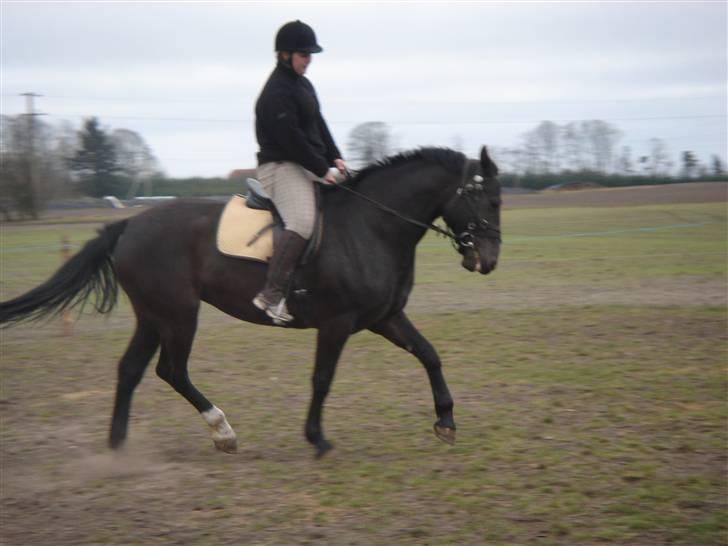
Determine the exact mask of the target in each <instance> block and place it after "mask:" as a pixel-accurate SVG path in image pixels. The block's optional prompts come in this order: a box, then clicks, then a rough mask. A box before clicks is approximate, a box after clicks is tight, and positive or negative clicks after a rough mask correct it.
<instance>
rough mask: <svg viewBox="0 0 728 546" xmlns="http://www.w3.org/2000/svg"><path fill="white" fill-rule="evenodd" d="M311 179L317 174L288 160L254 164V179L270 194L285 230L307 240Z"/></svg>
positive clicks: (312, 211)
mask: <svg viewBox="0 0 728 546" xmlns="http://www.w3.org/2000/svg"><path fill="white" fill-rule="evenodd" d="M314 180H321V178H319V177H318V176H316V175H315V174H313V173H312V172H311V171H308V170H306V169H304V168H303V167H301V166H300V165H299V164H298V163H292V162H290V161H272V162H270V163H263V164H262V165H259V166H258V181H259V182H260V184H261V186H263V189H264V190H265V191H266V192H267V193H268V195H270V197H271V199H272V200H273V203H274V204H275V206H276V208H277V209H278V212H279V214H280V215H281V218H283V222H284V223H285V224H286V229H288V230H291V231H295V232H296V233H298V234H299V235H300V236H301V237H303V238H304V239H310V238H311V235H312V234H313V228H314V223H315V220H316V194H315V190H314V186H313V185H314V183H315V182H314Z"/></svg>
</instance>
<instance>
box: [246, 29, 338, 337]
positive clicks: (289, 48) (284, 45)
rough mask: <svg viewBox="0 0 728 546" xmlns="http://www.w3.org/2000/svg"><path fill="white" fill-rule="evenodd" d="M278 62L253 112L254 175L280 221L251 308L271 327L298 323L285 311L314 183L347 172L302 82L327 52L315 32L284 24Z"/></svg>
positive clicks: (310, 222) (307, 232)
mask: <svg viewBox="0 0 728 546" xmlns="http://www.w3.org/2000/svg"><path fill="white" fill-rule="evenodd" d="M275 50H276V53H277V57H278V63H277V65H276V68H275V69H274V70H273V73H272V74H271V75H270V77H269V78H268V81H267V82H266V84H265V86H264V87H263V90H262V91H261V93H260V96H259V97H258V101H257V103H256V105H255V133H256V137H257V139H258V146H259V148H260V151H259V152H258V170H257V176H258V179H259V181H260V183H261V185H262V186H263V188H264V189H265V190H266V192H268V194H269V195H270V197H271V199H272V200H273V203H274V204H275V205H276V208H277V209H278V212H279V213H280V215H281V217H282V218H283V222H284V223H285V229H284V230H283V233H282V234H281V235H280V237H279V238H278V240H277V241H276V244H275V248H274V249H273V256H272V257H271V260H270V264H269V266H268V274H267V278H266V283H265V287H264V288H263V291H262V292H260V293H259V294H258V295H257V296H256V297H255V299H253V304H254V305H255V306H256V307H257V308H258V309H261V310H264V311H265V312H266V313H267V314H268V316H269V317H271V318H272V319H273V321H274V322H276V323H278V324H283V323H286V322H289V321H291V320H293V317H292V316H291V315H290V314H289V312H288V309H287V308H286V302H285V295H286V290H287V288H288V281H289V279H290V277H291V274H292V273H293V270H294V269H295V267H296V264H297V263H298V260H299V258H300V256H301V254H302V253H303V250H304V248H305V247H306V242H307V241H308V239H310V237H311V235H312V233H313V227H314V219H315V215H316V198H315V190H314V183H316V182H317V181H318V182H324V183H328V184H334V183H336V176H335V173H336V171H333V172H332V171H331V170H330V169H331V168H332V166H335V167H336V169H338V171H339V172H340V173H341V174H342V175H343V174H344V173H346V164H345V163H344V161H343V160H342V159H341V152H339V149H338V148H337V147H336V144H335V143H334V139H333V138H332V136H331V133H330V132H329V129H328V127H327V125H326V122H325V121H324V118H323V117H322V115H321V110H320V107H319V102H318V99H317V97H316V91H315V90H314V88H313V85H311V82H310V81H309V80H308V79H307V78H306V77H304V74H305V73H306V68H307V67H308V65H309V63H310V62H311V54H313V53H320V52H321V51H323V49H322V48H321V46H319V45H318V44H317V43H316V35H315V34H314V32H313V29H312V28H311V27H310V26H308V25H307V24H305V23H302V22H301V21H291V22H289V23H286V24H285V25H283V26H282V27H281V28H280V29H279V30H278V34H277V35H276V39H275Z"/></svg>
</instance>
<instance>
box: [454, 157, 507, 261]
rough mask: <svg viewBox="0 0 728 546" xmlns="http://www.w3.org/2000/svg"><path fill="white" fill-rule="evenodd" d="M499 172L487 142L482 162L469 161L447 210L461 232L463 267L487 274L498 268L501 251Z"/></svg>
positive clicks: (458, 237)
mask: <svg viewBox="0 0 728 546" xmlns="http://www.w3.org/2000/svg"><path fill="white" fill-rule="evenodd" d="M497 176H498V167H497V166H496V165H495V163H493V161H492V160H491V159H490V157H489V156H488V151H487V150H486V148H485V146H483V147H482V148H481V150H480V161H479V162H478V161H474V160H472V161H467V162H466V163H465V166H464V172H463V176H462V180H461V182H460V185H459V186H458V189H457V191H456V193H455V195H454V196H453V197H452V199H450V201H449V202H448V203H447V205H446V206H445V209H444V212H443V218H444V220H445V222H446V223H447V225H448V226H449V227H450V229H451V230H452V231H453V232H454V233H455V235H456V236H457V248H458V252H460V253H461V254H462V255H463V262H462V265H463V267H464V268H465V269H467V270H468V271H478V272H480V273H482V274H484V275H485V274H487V273H490V272H491V271H493V270H494V269H495V267H496V265H497V263H498V254H499V252H500V243H501V231H500V206H501V187H500V183H499V182H498V180H497V178H496V177H497Z"/></svg>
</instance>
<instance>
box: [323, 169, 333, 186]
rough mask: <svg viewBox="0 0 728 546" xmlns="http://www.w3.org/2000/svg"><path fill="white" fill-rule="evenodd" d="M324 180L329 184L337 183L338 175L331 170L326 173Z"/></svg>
mask: <svg viewBox="0 0 728 546" xmlns="http://www.w3.org/2000/svg"><path fill="white" fill-rule="evenodd" d="M323 181H324V182H326V183H327V184H336V176H335V175H334V173H332V172H331V171H329V172H327V173H326V176H324V177H323Z"/></svg>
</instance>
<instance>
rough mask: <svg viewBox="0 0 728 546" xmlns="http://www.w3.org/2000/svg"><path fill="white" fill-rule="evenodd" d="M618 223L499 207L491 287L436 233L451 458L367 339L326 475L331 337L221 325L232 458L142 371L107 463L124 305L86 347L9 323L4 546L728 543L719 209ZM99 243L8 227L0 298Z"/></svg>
mask: <svg viewBox="0 0 728 546" xmlns="http://www.w3.org/2000/svg"><path fill="white" fill-rule="evenodd" d="M641 191H645V190H641ZM506 205H508V201H506ZM603 205H604V206H597V207H588V208H587V207H566V208H558V207H556V208H554V207H548V208H538V207H534V208H527V209H526V208H524V209H520V208H508V209H507V210H506V211H505V212H504V218H503V227H504V231H505V236H504V245H503V248H502V256H501V261H500V264H499V266H498V269H497V270H496V272H495V273H493V274H492V275H489V276H486V277H484V276H480V275H475V274H469V273H467V272H466V271H465V270H463V269H461V268H460V267H459V265H458V263H459V260H458V257H457V255H456V253H455V252H454V250H453V249H452V248H451V247H450V245H449V243H447V242H446V241H445V240H443V239H441V238H436V237H427V238H426V239H425V240H424V241H423V242H422V243H421V245H420V248H419V253H418V268H417V284H416V287H415V290H414V292H413V294H412V297H411V301H410V305H409V307H408V308H409V313H410V316H411V317H412V319H413V320H414V322H415V323H416V324H417V325H418V327H419V328H420V330H421V331H422V332H423V333H424V334H425V336H426V337H427V338H428V339H429V340H430V341H431V342H432V343H433V344H434V345H435V347H436V348H437V349H438V351H439V353H440V356H441V357H442V360H443V365H444V372H445V377H446V378H447V380H448V382H449V385H450V388H451V391H452V393H453V396H454V398H455V404H456V406H455V417H456V420H457V424H458V443H457V445H455V446H452V447H451V446H447V445H445V444H442V443H439V442H438V441H437V440H436V439H435V437H434V435H433V434H432V432H431V426H432V422H433V421H434V413H433V410H432V401H431V394H430V389H429V386H428V383H427V378H426V375H425V373H424V371H423V370H422V369H421V367H420V365H419V364H418V363H417V362H416V361H415V360H414V359H413V358H412V357H411V356H409V355H408V354H406V353H404V352H402V351H399V350H398V349H396V348H395V347H394V346H392V345H389V344H388V343H387V342H385V341H384V340H382V339H381V338H378V337H377V336H374V335H372V334H359V335H357V336H355V337H354V338H352V340H351V342H350V343H349V344H348V345H347V348H346V350H345V352H344V354H343V356H342V359H341V362H340V366H339V369H338V372H337V377H336V380H335V382H334V386H333V389H332V393H331V395H330V397H329V400H328V403H327V406H326V411H325V416H324V426H325V427H326V430H327V432H328V436H329V438H330V439H331V440H332V441H333V442H334V443H335V445H336V447H337V449H336V450H335V451H334V452H333V453H332V454H331V456H328V457H327V458H325V459H323V460H315V459H314V458H313V450H312V449H311V448H310V446H309V445H308V444H307V443H306V442H305V440H304V439H303V434H302V431H303V419H304V416H305V411H306V408H307V404H308V398H309V374H310V371H311V362H312V358H313V350H314V336H315V332H313V331H295V332H288V331H283V330H280V329H273V328H265V327H259V326H253V325H250V324H245V323H242V322H237V321H235V320H233V319H231V318H229V317H225V316H223V315H222V314H220V313H219V312H218V311H216V310H214V309H211V308H205V309H203V313H202V317H201V321H200V330H199V333H198V338H197V342H196V345H195V347H194V350H193V354H192V357H191V366H190V368H191V374H192V378H193V380H194V381H195V382H196V384H197V385H198V387H199V388H200V389H201V390H202V391H203V392H205V393H206V394H207V395H208V396H209V397H210V398H211V399H212V400H213V401H214V402H215V403H216V404H217V405H218V406H220V407H221V408H222V409H223V410H224V411H225V412H226V413H227V415H228V418H229V420H230V423H231V424H232V426H233V428H235V429H236V431H237V433H238V438H239V441H240V452H239V453H238V454H237V455H225V454H221V453H218V452H216V451H214V449H213V446H212V442H211V441H210V439H209V437H208V431H207V427H206V425H205V424H204V422H203V421H202V419H200V417H199V416H198V415H197V414H196V412H195V411H194V409H193V408H192V407H191V406H189V405H188V404H187V403H186V402H185V401H184V400H183V399H182V398H181V397H179V396H178V395H177V394H176V393H174V392H172V390H171V389H170V388H169V387H168V386H167V385H166V384H164V383H163V382H162V381H161V380H159V379H157V378H156V377H155V376H154V374H153V372H150V373H148V374H147V377H146V378H145V380H144V382H143V383H142V384H141V386H140V387H139V389H138V390H137V395H136V398H135V401H134V407H133V409H132V413H133V416H132V422H131V428H130V435H131V436H130V442H129V447H128V449H127V450H126V452H125V453H123V454H120V455H111V454H109V453H108V452H107V450H106V446H105V442H106V434H107V426H108V422H109V418H110V411H111V406H112V402H113V400H112V397H113V389H114V385H115V373H116V372H115V363H116V361H117V360H118V358H119V356H120V355H121V353H122V352H123V350H124V348H125V346H126V342H127V341H128V338H129V336H130V334H131V328H132V323H131V313H130V310H129V307H128V304H127V303H126V302H125V301H123V302H122V303H121V305H120V306H119V308H118V309H117V310H116V311H115V312H114V313H113V314H112V315H111V316H109V317H108V318H106V317H99V316H95V315H91V314H89V315H84V316H83V317H82V318H81V319H80V320H79V321H78V323H77V324H76V326H75V334H74V335H73V336H72V337H65V336H63V335H62V333H61V332H62V328H61V326H60V324H59V323H58V322H53V323H49V324H45V325H41V326H32V327H27V326H26V327H20V328H14V329H10V330H5V331H2V333H0V335H1V336H2V346H1V348H0V350H1V359H0V373H1V379H2V382H1V383H0V417H1V419H2V420H1V422H0V425H1V426H0V442H1V443H0V454H1V456H2V460H1V466H0V470H1V474H0V477H1V478H2V481H1V485H2V493H1V496H2V507H1V508H2V509H1V510H0V518H1V521H0V523H1V524H2V525H1V530H0V543H2V544H3V545H18V546H20V545H46V544H54V545H59V546H61V545H89V544H108V545H116V546H121V545H147V544H149V545H171V544H175V545H176V544H179V545H186V546H206V545H208V546H212V545H221V544H240V545H252V544H266V545H289V544H291V545H293V544H327V545H354V544H357V545H371V544H382V545H390V544H405V545H425V544H429V545H443V544H457V545H489V546H491V545H524V546H525V545H529V546H530V545H549V544H553V545H561V544H568V545H572V544H573V545H592V544H616V545H629V546H636V545H663V544H664V545H667V544H682V545H716V546H718V545H723V544H727V543H728V519H727V515H728V511H727V510H726V508H727V502H726V499H727V495H728V483H727V481H726V470H727V465H726V463H727V462H728V458H727V457H726V455H727V452H726V446H727V443H726V441H727V439H728V438H727V434H726V432H727V427H726V425H727V423H728V421H727V420H726V417H727V416H726V408H727V404H726V387H727V382H726V361H727V359H726V356H728V354H727V349H728V345H726V337H727V326H728V315H727V301H726V298H727V291H726V288H727V287H728V283H727V282H726V273H727V272H726V265H727V263H728V259H727V258H728V256H727V248H728V247H727V244H726V243H727V240H726V237H727V231H726V227H727V221H728V219H727V218H726V216H727V212H726V203H725V202H715V203H690V204H681V203H661V204H659V205H657V204H655V205H649V204H646V205H643V206H609V205H610V203H609V202H608V201H606V202H605V203H604V204H603ZM94 228H95V226H94V225H93V224H75V223H73V222H70V223H65V224H62V225H51V226H45V225H42V224H40V225H33V226H3V228H2V237H1V239H0V260H1V267H2V269H1V271H0V299H3V300H4V299H7V298H9V297H12V296H14V295H17V294H19V293H21V292H23V291H24V290H27V289H29V288H32V287H33V286H35V285H36V284H38V283H39V282H40V281H42V280H43V279H45V278H46V277H47V276H48V275H49V273H50V272H52V270H53V269H54V268H55V267H57V265H58V263H59V260H60V258H59V252H58V247H59V241H60V238H61V236H64V235H65V236H67V237H69V239H70V240H71V242H72V243H74V244H76V245H78V244H80V243H82V242H83V241H85V240H86V239H87V238H89V237H90V236H92V234H93V230H94ZM375 378H376V380H375Z"/></svg>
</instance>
